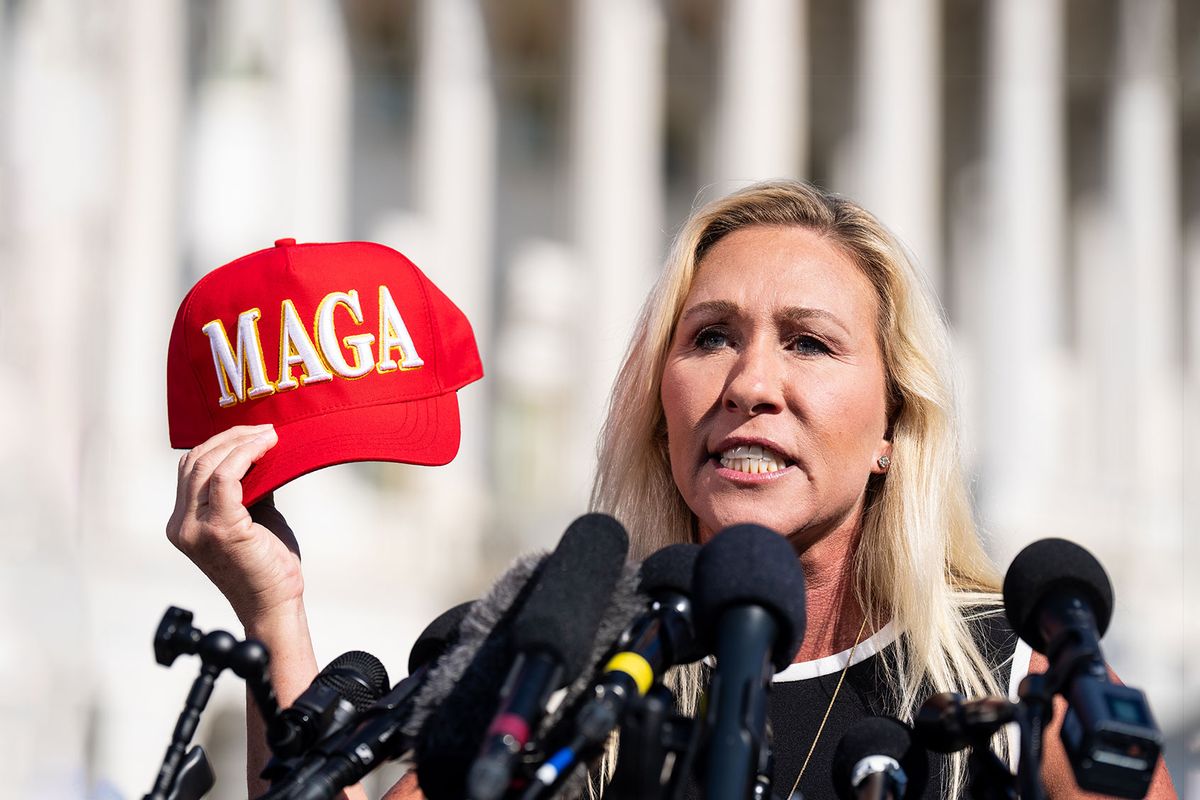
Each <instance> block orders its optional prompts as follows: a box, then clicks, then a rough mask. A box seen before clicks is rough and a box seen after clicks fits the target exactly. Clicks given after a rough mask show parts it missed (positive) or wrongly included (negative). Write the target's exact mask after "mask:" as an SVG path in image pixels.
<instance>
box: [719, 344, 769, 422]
mask: <svg viewBox="0 0 1200 800" xmlns="http://www.w3.org/2000/svg"><path fill="white" fill-rule="evenodd" d="M776 366H777V365H776V364H775V362H774V360H773V359H772V358H771V355H770V354H768V353H763V352H761V350H760V349H758V348H749V349H747V350H745V351H743V352H742V354H741V356H740V357H739V358H738V360H737V364H736V366H735V367H734V369H733V372H731V373H730V375H729V379H728V381H727V383H726V384H725V395H724V398H723V403H722V404H723V406H724V408H725V410H726V411H733V412H740V413H742V414H746V415H747V416H751V417H753V416H757V415H759V414H778V413H779V412H780V411H782V410H783V407H784V399H783V382H782V378H781V376H780V374H779V371H778V370H777V369H776Z"/></svg>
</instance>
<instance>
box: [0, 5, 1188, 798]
mask: <svg viewBox="0 0 1200 800" xmlns="http://www.w3.org/2000/svg"><path fill="white" fill-rule="evenodd" d="M776 176H794V177H803V178H808V179H810V180H813V181H815V182H817V183H819V184H821V185H823V186H826V187H829V188H832V189H834V190H836V191H839V192H842V193H844V194H847V195H849V196H851V197H853V198H855V199H857V200H859V201H860V202H862V203H863V204H864V205H866V206H867V207H868V208H870V209H872V210H873V211H874V212H876V213H877V214H878V215H879V216H880V218H881V219H883V220H884V221H885V222H886V223H888V224H889V225H890V226H892V227H893V229H894V230H896V231H897V233H898V234H899V235H900V236H901V237H902V239H903V240H904V241H905V242H906V243H907V244H908V246H909V247H910V248H911V250H912V251H913V253H915V255H916V257H917V259H918V260H919V262H920V263H921V264H922V265H923V268H924V269H925V270H926V272H927V274H928V276H929V279H930V281H931V282H932V284H933V286H934V287H936V289H937V291H938V293H939V295H940V297H941V299H942V302H943V304H944V307H945V309H946V313H947V315H948V318H949V319H950V321H951V324H952V327H953V330H954V334H955V339H956V353H957V357H958V359H959V366H960V377H961V389H962V393H963V399H964V404H963V417H964V421H965V422H966V436H967V442H966V444H967V450H968V452H969V454H970V458H971V468H972V474H973V476H974V481H975V483H974V488H975V494H976V498H977V501H978V503H977V508H978V516H979V519H980V521H981V523H982V524H983V527H984V529H985V531H986V532H987V535H988V543H989V547H990V549H991V551H992V552H993V554H994V555H995V558H996V560H997V563H998V564H1000V565H1001V566H1004V565H1006V564H1007V562H1008V560H1009V559H1010V558H1011V557H1012V555H1013V554H1014V553H1015V552H1016V551H1017V550H1018V549H1019V548H1020V547H1021V546H1023V545H1024V544H1025V543H1027V542H1028V541H1031V540H1033V539H1035V538H1040V537H1043V536H1047V535H1057V536H1064V537H1067V538H1071V539H1074V540H1076V541H1079V542H1080V543H1082V544H1084V545H1085V546H1087V547H1089V548H1090V549H1092V550H1093V551H1094V552H1095V553H1096V554H1097V555H1098V556H1099V557H1100V559H1101V561H1102V562H1103V563H1104V564H1105V565H1106V566H1107V567H1108V569H1109V570H1110V573H1111V574H1112V577H1113V581H1114V584H1115V586H1116V591H1117V598H1118V600H1117V608H1116V615H1115V621H1114V623H1113V627H1112V630H1111V632H1110V634H1109V635H1108V637H1107V639H1106V647H1107V653H1108V656H1109V659H1110V661H1111V662H1112V663H1113V664H1114V665H1115V667H1116V668H1117V670H1118V671H1119V672H1120V673H1121V674H1122V675H1123V676H1125V677H1126V679H1127V680H1129V681H1130V682H1132V683H1133V684H1135V685H1138V686H1140V687H1143V688H1145V689H1146V690H1147V691H1148V692H1149V694H1150V696H1151V700H1152V703H1153V706H1154V709H1155V711H1156V713H1157V714H1158V717H1159V721H1160V723H1161V725H1162V727H1163V729H1164V730H1165V731H1166V732H1167V734H1168V736H1169V738H1170V750H1169V753H1168V755H1169V763H1170V764H1171V766H1172V769H1173V770H1174V774H1175V779H1176V782H1177V785H1178V786H1179V788H1180V789H1181V791H1183V792H1185V793H1186V795H1187V796H1189V797H1200V778H1193V772H1192V771H1193V770H1195V769H1200V757H1198V756H1197V754H1196V749H1197V747H1200V742H1197V741H1196V740H1195V739H1194V738H1193V737H1194V736H1195V735H1196V730H1197V720H1200V644H1197V643H1198V642H1200V621H1198V619H1197V614H1196V612H1195V609H1197V608H1198V607H1200V604H1198V603H1197V600H1198V593H1197V590H1196V588H1195V585H1194V584H1195V581H1196V579H1197V578H1198V577H1200V569H1198V566H1200V557H1198V555H1197V549H1198V547H1200V545H1198V544H1197V540H1196V534H1197V532H1198V528H1200V525H1198V524H1197V520H1198V517H1200V515H1198V513H1197V506H1198V501H1197V499H1196V498H1197V494H1198V493H1197V492H1196V491H1195V490H1194V489H1193V488H1192V485H1191V484H1192V480H1191V475H1192V473H1193V471H1194V465H1195V463H1196V455H1195V454H1196V453H1198V452H1200V416H1198V411H1197V408H1198V404H1200V392H1198V391H1197V381H1198V380H1200V6H1198V5H1197V3H1195V2H1193V0H350V1H348V2H346V3H344V4H337V3H334V2H329V0H255V2H236V0H193V2H187V3H185V2H179V0H105V1H102V2H70V0H7V2H3V3H0V534H2V535H0V546H2V547H3V554H4V555H3V558H2V559H0V570H2V571H3V574H2V577H0V665H2V667H3V669H2V671H0V675H3V676H4V680H3V682H2V683H0V765H3V768H4V769H3V772H4V774H5V775H6V778H7V780H6V782H5V784H4V785H3V786H0V796H2V797H8V796H12V797H18V796H28V795H29V794H35V795H37V796H39V797H83V796H90V797H103V798H108V797H134V796H140V795H141V794H143V793H144V792H145V791H147V790H148V789H149V787H150V785H151V781H152V778H153V776H154V773H155V770H156V769H157V766H158V764H159V762H160V760H161V757H162V753H163V750H164V748H165V746H166V744H167V741H168V739H169V734H170V731H171V728H172V726H173V725H174V721H175V718H176V715H177V714H178V713H179V710H180V708H181V706H182V702H183V698H184V696H185V694H186V691H187V687H188V685H189V684H190V682H191V680H192V679H193V677H194V676H195V674H196V673H195V670H196V668H197V665H196V664H195V663H194V661H191V662H189V660H188V659H186V658H183V659H180V660H179V661H178V662H177V663H176V665H175V666H174V667H173V668H172V669H171V670H169V671H167V670H164V669H162V668H160V667H157V666H156V665H155V664H154V663H153V657H152V654H151V651H150V639H151V634H152V633H153V631H154V628H155V625H156V624H157V621H158V618H159V616H160V615H161V613H162V611H163V610H164V609H165V608H166V606H167V605H169V604H174V605H179V606H183V607H186V608H190V609H192V610H194V611H195V612H196V624H197V625H199V626H200V627H202V628H204V629H205V630H208V629H211V628H218V627H224V628H226V629H229V630H233V631H235V632H238V627H237V623H236V620H235V619H234V618H233V615H232V613H231V612H230V610H229V609H228V608H227V606H226V605H225V603H224V601H223V600H222V599H221V598H220V597H219V596H218V595H217V594H216V592H215V590H214V589H212V588H211V587H210V586H209V585H208V584H207V583H206V581H205V580H204V579H203V578H202V576H200V575H199V573H198V571H196V570H195V569H194V568H193V567H191V565H190V564H188V563H187V562H186V560H185V559H184V558H183V557H182V556H180V555H179V554H177V553H176V552H174V550H173V549H172V548H171V547H170V545H169V544H167V542H166V541H165V538H164V537H163V533H162V529H163V526H164V523H165V521H166V519H167V517H168V515H169V513H170V509H171V505H172V502H173V496H174V476H175V463H176V459H177V454H174V453H172V452H171V451H170V450H169V449H168V445H167V435H166V419H165V404H164V397H165V393H164V387H163V380H164V372H165V370H164V360H165V352H166V342H167V334H168V331H169V329H170V324H171V320H172V318H173V315H174V312H175V309H176V307H177V305H178V302H179V300H180V299H181V298H182V296H183V294H184V293H185V292H186V290H187V289H188V287H189V286H190V285H191V284H192V282H194V281H195V280H196V279H197V278H198V277H199V276H200V275H202V274H204V273H205V272H206V271H208V270H210V269H212V268H214V267H216V266H219V265H220V264H223V263H226V262H228V261H230V260H232V259H233V258H236V257H238V256H240V255H242V254H244V253H247V252H250V251H252V250H256V249H259V248H262V247H266V246H269V245H270V244H271V242H272V240H274V239H276V238H279V237H283V236H292V237H295V238H297V239H299V240H300V241H328V240H340V239H369V240H375V241H379V242H383V243H385V244H388V245H391V246H393V247H396V248H397V249H399V250H401V251H402V252H404V253H406V254H408V255H409V256H410V257H412V258H413V259H414V260H415V261H416V262H417V263H418V264H419V265H421V266H422V268H423V269H424V270H425V271H426V272H427V273H428V274H429V275H430V276H431V277H432V278H433V279H434V280H435V281H436V282H437V283H438V284H439V286H441V287H442V288H443V289H444V290H445V291H446V292H447V294H449V296H450V297H452V298H453V299H454V300H455V301H456V302H457V303H458V304H459V305H460V306H461V307H462V308H463V309H464V310H465V311H466V312H467V314H468V316H469V317H470V319H471V320H472V321H473V323H474V326H475V330H476V333H477V336H478V338H479V341H480V346H481V349H482V353H483V357H484V364H485V369H486V371H487V373H488V377H487V378H486V379H485V380H484V381H483V382H481V383H479V384H476V385H473V386H471V387H468V388H467V389H466V390H464V391H463V392H462V393H461V394H460V398H461V401H462V405H463V416H464V422H463V429H464V439H463V448H462V452H461V454H460V456H459V458H458V459H457V460H456V461H455V462H454V463H453V464H452V465H450V466H449V467H446V468H443V469H437V470H430V469H422V468H416V467H404V466H397V465H354V466H346V467H338V468H335V469H331V470H325V471H323V472H320V473H317V474H314V475H310V476H306V477H305V478H302V479H300V480H299V481H297V482H296V483H295V484H293V485H291V486H289V487H286V488H284V489H283V490H281V491H280V492H279V494H278V504H279V506H280V507H281V508H282V510H283V511H284V512H285V513H286V514H287V515H288V517H289V518H290V520H291V521H292V523H293V526H294V527H295V528H296V530H297V534H298V536H299V538H300V542H301V547H302V550H303V552H304V556H305V563H306V577H307V579H308V598H309V605H310V613H311V617H312V619H311V621H312V623H313V628H314V635H315V639H316V646H317V651H318V659H319V660H320V661H321V662H326V661H329V660H330V659H332V658H333V657H334V656H335V655H337V654H338V653H340V652H342V651H344V650H348V649H352V648H363V649H367V650H370V651H372V652H374V653H376V654H378V655H379V656H380V657H381V658H383V660H384V662H385V663H386V664H388V665H389V666H391V667H392V668H393V669H394V670H396V671H397V673H396V674H395V675H393V678H398V677H400V672H399V671H400V670H401V669H402V667H403V664H404V663H405V661H406V657H407V651H408V647H409V646H410V645H411V643H412V641H413V639H414V638H415V635H416V633H417V632H418V631H419V630H420V629H421V627H423V625H424V623H425V622H426V621H428V620H429V619H430V618H431V617H432V616H433V615H435V614H436V613H437V612H439V611H440V610H442V609H444V608H446V607H447V606H449V605H450V604H452V603H454V602H458V601H460V600H463V599H466V598H469V597H472V596H475V595H476V594H477V593H478V592H480V591H481V590H482V589H483V588H484V587H486V586H487V585H488V584H489V583H490V582H491V580H492V579H494V577H495V576H496V575H497V574H499V572H500V570H501V569H502V568H503V566H504V565H505V564H506V563H507V561H508V559H509V558H510V557H511V556H512V555H514V554H515V553H516V552H518V551H521V550H524V549H528V548H530V547H537V546H546V545H549V544H551V543H552V542H553V541H554V540H555V539H556V538H557V536H558V535H559V533H560V532H561V531H562V530H563V528H564V526H565V525H566V523H567V522H568V521H569V520H570V519H571V518H572V517H573V516H575V515H576V514H578V513H579V512H581V511H583V510H584V508H585V507H586V502H587V494H588V485H589V480H590V475H591V470H592V465H593V462H594V455H593V454H594V447H595V436H596V431H597V426H598V423H599V420H600V418H601V416H602V413H603V404H604V400H605V398H606V396H607V393H608V386H609V384H610V382H611V380H612V376H613V374H614V372H615V369H616V366H617V364H618V362H619V358H620V356H621V353H622V350H623V348H624V346H625V341H626V337H627V336H628V333H629V330H630V325H631V322H632V319H633V316H634V314H635V313H636V310H637V308H638V306H639V304H640V302H641V300H642V298H643V297H644V295H645V292H646V290H647V289H648V287H649V286H650V284H651V282H652V281H653V279H654V276H655V274H656V270H657V269H658V265H659V264H660V262H661V260H662V258H663V255H664V252H665V248H666V245H667V243H668V241H669V239H670V236H671V234H672V232H673V231H674V229H675V228H676V227H677V226H678V225H679V223H680V222H681V221H682V219H683V218H684V217H685V216H686V214H687V212H688V211H689V209H691V208H692V207H693V206H694V205H695V204H697V203H699V202H702V201H703V200H706V199H709V198H712V197H715V196H718V195H720V194H723V193H725V192H727V191H729V190H731V189H733V188H736V187H738V186H741V185H744V184H745V183H748V182H750V181H753V180H759V179H764V178H769V177H776ZM241 726H242V691H241V687H240V686H238V685H237V680H236V679H235V678H233V677H229V676H227V677H225V678H223V679H222V680H221V681H220V682H219V684H218V692H217V694H216V695H215V697H214V699H213V702H212V704H211V705H210V709H209V711H208V712H207V713H206V715H205V718H204V724H203V725H202V728H201V731H200V741H202V742H204V743H205V744H206V747H207V748H208V750H209V752H210V754H211V755H212V757H213V759H214V761H215V762H216V766H217V770H218V773H219V780H218V784H217V788H216V789H215V790H214V792H213V794H212V795H211V796H213V797H220V798H225V797H236V796H239V795H243V794H244V788H243V784H242V782H241V776H240V774H239V770H240V763H241V750H242V747H243V739H244V732H243V731H242V729H241ZM392 774H393V775H394V773H392Z"/></svg>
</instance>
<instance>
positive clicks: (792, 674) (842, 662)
mask: <svg viewBox="0 0 1200 800" xmlns="http://www.w3.org/2000/svg"><path fill="white" fill-rule="evenodd" d="M894 641H896V629H895V626H893V625H892V623H890V622H889V623H888V624H887V625H884V626H883V627H882V628H880V629H879V630H878V631H876V632H875V633H873V634H871V638H869V639H863V640H862V641H861V642H859V643H858V646H857V647H848V648H846V649H845V650H843V651H842V652H840V653H834V654H833V655H831V656H825V657H824V658H818V659H814V660H813V661H801V662H799V663H797V664H792V665H790V666H788V667H787V668H786V669H784V670H783V671H782V672H776V673H775V677H774V678H772V679H771V682H772V683H786V682H788V681H806V680H809V679H811V678H819V677H821V676H822V675H832V674H834V673H836V672H841V671H842V670H844V669H846V668H847V667H852V666H854V665H855V664H858V663H860V662H862V661H866V660H867V659H868V658H870V657H871V656H873V655H875V654H876V653H878V652H879V651H880V650H882V649H883V648H885V647H887V646H888V645H890V644H891V643H892V642H894ZM851 650H853V651H854V660H853V661H851V660H850V651H851Z"/></svg>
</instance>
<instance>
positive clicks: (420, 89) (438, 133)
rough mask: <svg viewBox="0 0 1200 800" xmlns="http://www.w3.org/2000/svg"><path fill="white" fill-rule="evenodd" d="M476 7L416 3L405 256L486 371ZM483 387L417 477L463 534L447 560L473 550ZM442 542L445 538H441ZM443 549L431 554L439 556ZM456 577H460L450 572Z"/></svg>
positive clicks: (488, 281) (486, 65) (488, 305)
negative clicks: (461, 319) (411, 191)
mask: <svg viewBox="0 0 1200 800" xmlns="http://www.w3.org/2000/svg"><path fill="white" fill-rule="evenodd" d="M484 23H485V17H484V13H483V8H482V5H481V3H480V1H479V0H425V2H423V3H422V4H421V6H420V29H419V30H420V34H419V41H420V43H421V54H420V64H419V66H418V75H417V110H416V143H415V147H414V169H415V172H416V205H417V213H418V218H419V222H420V223H421V224H422V226H423V227H424V230H425V236H424V237H422V240H421V241H420V242H416V244H417V247H418V250H415V251H412V252H409V249H406V247H405V244H404V243H403V242H394V243H389V244H395V245H396V246H397V247H399V248H400V249H401V250H402V251H403V252H405V253H406V254H408V255H410V256H411V257H412V258H414V259H415V260H416V263H417V265H418V266H419V267H421V268H422V269H423V270H424V271H425V272H426V274H428V275H429V277H430V278H431V279H432V280H433V282H434V283H435V284H437V286H438V287H439V288H440V289H442V291H444V292H445V293H446V295H447V296H448V297H449V298H450V299H451V300H453V301H454V303H455V304H456V305H457V306H458V307H459V308H461V309H462V310H463V312H464V313H465V314H466V315H467V318H468V319H469V320H470V321H471V327H472V328H473V329H474V331H475V338H476V341H477V342H478V343H479V349H480V353H481V354H482V356H483V360H484V362H483V363H484V368H485V370H487V368H488V365H489V364H490V358H489V356H490V352H491V350H490V346H491V332H492V283H493V279H492V264H493V252H492V246H493V238H494V236H493V225H494V214H493V200H494V197H495V180H496V135H497V134H496V131H497V123H496V108H495V99H494V93H493V88H492V80H491V75H492V61H491V56H490V53H489V49H488V38H487V31H486V29H485V26H484ZM487 397H488V384H487V382H486V379H485V381H484V382H482V383H474V384H471V385H470V386H467V387H466V388H464V389H463V390H461V391H460V392H459V393H458V400H459V408H460V411H461V417H462V419H461V424H462V445H461V448H460V450H459V454H458V457H457V458H456V459H455V460H454V461H453V462H452V463H451V464H450V465H449V466H447V467H439V468H437V469H435V470H424V471H423V472H422V473H421V475H420V476H419V478H418V479H417V480H418V482H419V484H420V486H421V493H422V494H424V495H425V498H426V503H425V504H426V506H427V507H428V509H429V511H430V513H432V514H433V515H434V516H435V518H436V519H437V520H438V524H439V526H440V528H443V529H444V530H445V535H446V536H455V537H464V538H461V539H458V541H460V542H461V543H462V544H460V546H459V547H458V548H457V552H456V555H461V556H462V557H463V558H466V557H469V556H470V555H471V554H472V553H474V552H475V544H476V543H477V542H478V540H479V536H480V535H481V533H482V527H483V525H484V524H485V520H486V514H487V513H488V511H489V509H488V508H486V504H487V496H486V490H487V457H488V453H489V448H488V446H487V442H488V439H489V437H490V435H491V420H490V415H489V413H488V409H489V404H488V402H487ZM446 541H449V540H446ZM446 547H447V545H446V542H445V541H443V542H442V543H441V544H440V545H439V550H438V551H431V553H430V555H431V559H430V560H431V561H437V557H436V555H435V552H439V551H440V552H442V553H444V552H446ZM459 569H460V570H461V571H464V572H465V571H466V570H465V569H463V567H462V566H461V565H460V566H459Z"/></svg>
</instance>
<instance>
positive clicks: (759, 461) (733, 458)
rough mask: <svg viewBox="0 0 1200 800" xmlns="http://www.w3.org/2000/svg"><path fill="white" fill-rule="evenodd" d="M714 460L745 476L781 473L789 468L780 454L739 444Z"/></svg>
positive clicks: (760, 447) (724, 451)
mask: <svg viewBox="0 0 1200 800" xmlns="http://www.w3.org/2000/svg"><path fill="white" fill-rule="evenodd" d="M714 458H715V459H716V460H717V461H718V463H720V465H721V466H722V467H724V468H725V469H729V470H733V471H734V472H741V473H743V474H746V475H763V474H769V473H772V472H781V471H782V470H785V469H787V468H788V467H790V466H793V464H792V462H790V461H788V460H787V459H786V458H784V457H783V456H782V455H781V454H779V453H776V452H775V451H773V450H771V449H769V448H766V447H763V446H761V445H757V444H739V445H737V446H735V447H730V448H729V449H728V450H723V451H722V452H721V453H720V454H719V456H714Z"/></svg>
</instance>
